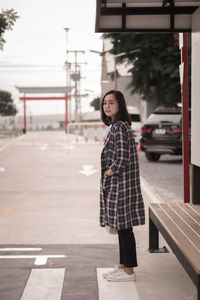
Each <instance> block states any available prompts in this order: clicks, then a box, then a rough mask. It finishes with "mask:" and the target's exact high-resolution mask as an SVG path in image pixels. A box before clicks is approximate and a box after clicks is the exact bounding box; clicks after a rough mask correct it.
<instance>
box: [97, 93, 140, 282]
mask: <svg viewBox="0 0 200 300" xmlns="http://www.w3.org/2000/svg"><path fill="white" fill-rule="evenodd" d="M101 114H102V120H103V122H104V124H106V125H107V126H109V125H111V128H110V131H109V133H108V136H107V139H106V141H105V144H104V148H103V150H102V153H101V186H100V225H101V226H102V227H106V226H109V227H110V228H111V229H112V230H115V231H116V232H117V233H118V238H119V253H120V264H119V266H118V267H116V268H114V269H113V270H112V271H111V272H109V273H107V274H104V277H105V278H107V280H109V281H134V280H136V276H135V272H134V268H135V267H137V255H136V244H135V237H134V234H133V231H132V227H133V226H137V225H143V224H144V223H145V212H144V203H143V198H142V194H141V188H140V177H139V164H138V156H137V148H136V145H135V140H134V133H133V131H132V129H131V126H130V125H131V121H130V119H129V114H128V112H127V108H126V102H125V99H124V96H123V94H122V93H121V92H120V91H114V90H111V91H109V92H107V93H106V94H105V95H104V97H103V99H102V103H101Z"/></svg>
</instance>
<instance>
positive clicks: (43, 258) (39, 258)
mask: <svg viewBox="0 0 200 300" xmlns="http://www.w3.org/2000/svg"><path fill="white" fill-rule="evenodd" d="M64 257H66V256H65V255H0V259H18V258H26V259H27V258H35V262H34V265H45V264H46V263H47V259H48V258H64Z"/></svg>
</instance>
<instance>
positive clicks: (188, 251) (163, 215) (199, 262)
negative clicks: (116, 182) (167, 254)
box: [150, 203, 200, 274]
mask: <svg viewBox="0 0 200 300" xmlns="http://www.w3.org/2000/svg"><path fill="white" fill-rule="evenodd" d="M165 204H166V203H162V204H157V203H153V204H150V208H152V212H153V213H154V214H155V215H156V217H157V218H158V220H159V222H160V223H161V224H162V226H163V227H164V228H165V230H166V231H167V232H168V233H169V235H171V236H172V237H173V239H174V242H175V243H176V244H177V246H178V247H179V248H180V249H181V251H182V252H183V254H184V255H185V257H186V258H187V260H188V261H189V262H190V264H191V265H192V266H193V268H194V269H195V271H196V273H197V274H200V252H199V251H198V249H196V248H195V247H194V245H193V244H192V243H191V242H190V241H189V240H188V238H187V237H186V236H185V234H184V233H183V231H182V228H179V227H177V225H176V224H175V223H176V221H174V220H173V219H171V217H170V216H169V214H168V213H167V212H166V211H165V209H164V208H163V207H164V206H165Z"/></svg>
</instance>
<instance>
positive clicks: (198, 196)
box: [192, 165, 200, 204]
mask: <svg viewBox="0 0 200 300" xmlns="http://www.w3.org/2000/svg"><path fill="white" fill-rule="evenodd" d="M192 203H193V204H200V167H198V166H195V165H192Z"/></svg>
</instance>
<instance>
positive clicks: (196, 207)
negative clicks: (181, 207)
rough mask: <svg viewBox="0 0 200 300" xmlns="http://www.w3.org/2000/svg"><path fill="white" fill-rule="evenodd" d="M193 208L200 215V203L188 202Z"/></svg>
mask: <svg viewBox="0 0 200 300" xmlns="http://www.w3.org/2000/svg"><path fill="white" fill-rule="evenodd" d="M187 206H189V207H190V208H191V209H192V210H194V211H195V212H196V214H197V215H199V216H200V205H199V204H191V203H190V204H187Z"/></svg>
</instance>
